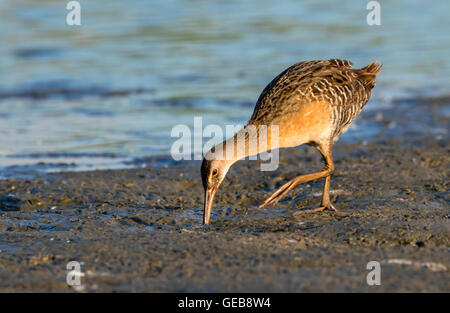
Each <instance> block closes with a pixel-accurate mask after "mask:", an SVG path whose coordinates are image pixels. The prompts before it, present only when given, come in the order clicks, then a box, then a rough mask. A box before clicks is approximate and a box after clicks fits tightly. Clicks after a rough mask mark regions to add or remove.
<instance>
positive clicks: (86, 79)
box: [0, 0, 450, 175]
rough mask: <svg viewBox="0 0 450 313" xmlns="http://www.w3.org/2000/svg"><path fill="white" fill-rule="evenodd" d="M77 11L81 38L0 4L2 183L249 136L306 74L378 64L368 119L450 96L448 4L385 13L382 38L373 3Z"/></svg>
mask: <svg viewBox="0 0 450 313" xmlns="http://www.w3.org/2000/svg"><path fill="white" fill-rule="evenodd" d="M80 3H81V6H82V26H81V27H69V26H67V25H66V24H65V14H66V13H67V11H66V10H65V4H66V3H65V2H64V1H63V2H61V1H50V0H44V1H39V4H37V3H36V2H34V1H31V0H26V1H25V0H18V1H2V2H1V3H0V29H1V30H2V32H1V34H0V39H1V42H2V44H1V45H0V53H1V55H2V57H1V58H0V132H1V133H2V134H3V136H1V138H0V155H1V157H0V167H1V168H2V169H5V167H8V170H11V171H12V172H13V173H16V172H26V171H27V168H26V167H24V165H36V164H38V163H41V166H40V167H38V169H41V170H44V171H59V170H67V169H70V170H73V169H97V168H117V167H127V166H133V165H130V164H129V163H128V165H127V161H130V160H133V159H134V158H137V157H143V156H148V155H168V154H169V151H170V146H171V144H172V143H173V141H174V140H175V139H174V138H170V131H171V129H172V127H173V126H174V125H176V124H187V125H189V126H192V124H193V117H194V116H202V117H203V119H204V125H206V124H209V123H215V124H219V125H225V124H240V123H244V122H245V121H246V119H247V118H248V116H249V115H250V113H251V111H252V106H253V103H254V102H255V100H256V98H257V97H258V95H259V92H260V91H261V90H262V88H263V87H264V86H265V84H267V83H268V82H269V81H270V80H271V79H272V78H273V77H274V76H275V75H277V74H278V73H279V72H280V71H281V70H283V69H284V68H286V67H287V66H290V65H291V64H293V63H295V62H298V61H301V60H307V59H327V58H335V57H338V58H346V59H350V60H352V61H353V62H354V63H355V66H357V67H360V66H364V65H366V64H367V63H369V62H371V61H373V60H379V61H381V62H382V63H383V64H384V69H383V71H382V73H381V74H380V76H379V78H378V80H377V83H378V86H377V87H376V88H375V90H374V94H373V98H372V100H371V102H370V103H369V104H368V106H367V110H373V109H376V108H377V107H379V106H389V105H391V104H392V102H393V100H394V99H395V98H398V97H405V96H406V97H407V98H410V97H412V96H414V95H416V94H426V95H430V94H431V95H435V94H441V93H445V92H447V88H448V86H449V85H450V65H449V62H448V55H450V40H449V35H448V30H449V29H450V27H449V26H450V22H449V19H448V16H447V15H448V12H449V11H450V3H449V2H445V1H427V2H426V3H425V2H422V1H395V2H383V3H382V7H381V10H382V18H381V21H382V25H381V26H368V25H367V24H366V15H367V13H368V11H367V10H366V7H365V6H366V2H364V1H363V2H360V1H340V2H339V4H337V3H336V2H334V1H329V2H327V1H322V2H321V3H317V1H302V2H301V3H298V2H297V1H293V0H288V1H277V3H276V5H274V3H273V1H260V0H258V1H257V0H254V1H226V2H224V1H223V2H212V1H187V0H185V1H183V0H170V1H167V0H158V1H152V2H151V4H149V2H145V1H138V0H131V1H126V2H124V1H117V0H116V1H108V2H107V3H105V2H93V1H80ZM369 126H370V125H369ZM355 127H358V124H356V125H355V126H354V129H355ZM375 132H376V130H374V129H371V128H366V129H361V130H358V132H355V131H353V132H349V133H348V134H346V135H345V136H343V140H346V139H347V140H351V139H357V140H361V139H362V138H365V137H366V136H367V134H373V133H375ZM42 163H45V166H43V165H42ZM10 166H15V167H13V168H10ZM15 170H17V171H16V172H14V171H15ZM11 175H13V174H11Z"/></svg>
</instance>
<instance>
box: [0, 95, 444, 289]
mask: <svg viewBox="0 0 450 313" xmlns="http://www.w3.org/2000/svg"><path fill="white" fill-rule="evenodd" d="M449 106H450V98H449V97H443V98H439V99H413V100H411V101H410V102H403V103H399V104H398V105H396V106H393V107H391V108H385V109H380V110H379V111H377V112H375V111H369V112H363V116H362V117H361V121H360V122H359V123H360V126H361V129H364V127H363V126H364V123H369V124H370V123H375V124H377V125H379V129H380V130H381V131H380V132H379V133H377V134H373V135H370V134H369V135H368V136H367V138H366V139H364V140H360V141H355V142H346V141H345V140H344V141H342V142H338V143H337V144H336V145H335V149H334V150H335V152H334V158H335V165H336V172H335V174H334V175H333V178H332V181H331V188H332V201H333V202H334V204H335V206H336V207H337V208H338V209H339V212H329V211H325V212H320V213H314V214H304V215H298V216H293V215H292V214H291V213H292V212H293V211H298V210H302V209H309V208H314V207H316V206H317V205H319V203H320V192H321V188H322V183H323V182H322V181H320V180H319V181H315V182H312V183H309V184H306V185H303V186H302V187H301V188H300V189H299V191H298V192H297V194H296V196H295V198H294V199H291V198H290V197H289V198H286V199H285V200H284V201H282V202H280V204H279V205H278V206H277V207H268V208H264V209H258V208H257V206H258V205H259V204H261V203H262V202H263V201H264V200H265V198H266V197H268V196H269V195H270V194H271V193H272V192H273V191H274V189H275V188H277V187H279V186H280V185H281V184H282V183H283V182H285V181H287V180H288V179H291V178H293V177H294V176H296V175H299V174H302V173H307V172H312V171H314V170H317V169H319V168H320V167H321V159H320V156H319V155H318V153H316V152H315V150H314V149H313V148H311V147H300V148H297V149H290V150H286V151H282V153H281V154H280V160H281V164H280V167H279V169H278V170H277V171H275V172H269V173H268V172H260V171H259V170H258V169H259V163H258V162H257V161H252V162H249V161H243V162H238V163H237V164H236V165H235V166H234V167H233V168H232V170H231V171H230V173H229V175H228V176H227V178H226V180H225V182H224V184H223V186H221V188H220V190H219V192H218V193H217V196H216V200H215V206H214V209H213V214H212V217H211V225H209V226H206V227H205V226H202V225H201V218H202V186H201V182H200V178H199V165H200V164H199V162H198V161H192V162H188V161H184V162H171V161H170V160H167V163H168V165H165V166H161V165H156V164H160V163H161V162H160V159H152V158H149V159H148V160H147V163H148V165H147V166H146V167H145V168H139V169H126V170H105V171H92V172H78V173H74V172H68V173H58V174H45V175H39V176H38V177H36V178H33V179H19V178H9V179H5V180H0V291H6V292H9V291H63V292H65V291H69V292H70V291H73V289H72V288H71V287H68V285H67V284H66V274H67V270H66V265H67V263H68V262H69V261H72V260H75V261H79V262H83V263H82V268H81V270H82V272H84V273H85V277H83V279H82V283H83V284H84V287H85V288H84V291H88V292H95V291H124V292H135V291H136V292H147V291H149V292H160V291H162V292H165V291H178V292H197V291H200V292H205V291H207V292H214V291H215V292H226V291H237V292H239V291H261V292H263V291H264V292H277V291H284V292H302V291H307V292H309V291H319V292H320V291H363V292H365V291H369V292H378V291H394V292H403V291H416V292H423V291H429V292H438V291H443V292H450V261H449V260H450V222H449V216H450V210H449V200H450V199H449V193H448V176H449V146H450V145H449V138H448V125H449V121H450V119H449V114H448V111H449ZM152 162H153V163H154V164H155V165H152ZM369 261H379V262H381V264H382V274H381V285H380V286H368V285H367V284H366V275H367V274H368V272H369V271H368V270H367V269H366V265H367V263H368V262H369Z"/></svg>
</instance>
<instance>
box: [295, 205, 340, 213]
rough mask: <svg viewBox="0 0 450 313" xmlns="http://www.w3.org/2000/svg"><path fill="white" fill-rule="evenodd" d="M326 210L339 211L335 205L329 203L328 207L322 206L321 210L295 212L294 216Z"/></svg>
mask: <svg viewBox="0 0 450 313" xmlns="http://www.w3.org/2000/svg"><path fill="white" fill-rule="evenodd" d="M324 210H331V211H335V212H337V209H336V208H335V207H334V205H332V204H331V203H329V204H327V205H322V206H321V207H320V208H315V209H311V210H303V211H297V212H294V213H293V214H294V215H300V214H303V213H314V212H320V211H324Z"/></svg>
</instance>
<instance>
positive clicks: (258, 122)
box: [201, 59, 382, 224]
mask: <svg viewBox="0 0 450 313" xmlns="http://www.w3.org/2000/svg"><path fill="white" fill-rule="evenodd" d="M352 65H353V63H351V62H349V61H346V60H338V59H332V60H328V61H305V62H300V63H297V64H294V65H293V66H291V67H289V68H287V69H286V70H284V71H283V72H282V73H281V74H279V75H278V76H277V77H275V78H274V79H273V80H272V81H271V82H270V83H269V84H268V85H267V86H266V87H265V88H264V90H263V91H262V93H261V95H260V96H259V98H258V101H257V102H256V105H255V109H254V111H253V114H252V116H251V118H250V120H249V121H248V123H247V125H246V126H245V127H244V129H243V130H241V131H240V132H238V133H237V134H236V135H235V136H234V137H233V138H230V139H228V140H226V141H224V142H222V143H221V144H219V145H217V146H215V147H213V148H212V149H211V150H210V151H209V152H208V153H207V154H206V155H205V158H204V159H203V162H202V165H201V176H202V182H203V187H204V189H205V203H204V216H203V222H204V224H209V220H210V215H211V207H212V203H213V199H214V195H215V193H216V191H217V189H218V187H219V185H220V184H221V182H222V181H223V179H224V177H225V175H226V173H227V172H228V170H229V169H230V167H231V165H232V164H233V163H235V162H236V161H238V160H239V159H241V158H242V156H244V157H247V156H250V155H255V154H259V153H261V152H264V151H267V150H269V149H276V148H288V147H296V146H300V145H302V144H308V145H312V146H314V147H316V148H317V150H318V151H319V152H320V154H321V155H322V157H323V159H324V162H325V166H324V168H323V169H322V170H321V171H319V172H317V173H311V174H306V175H301V176H297V177H295V178H293V179H291V180H290V181H288V182H287V183H286V184H284V185H283V186H281V187H280V188H279V189H278V190H277V191H275V192H274V193H273V194H272V195H271V196H270V197H269V198H268V199H267V200H266V201H265V202H264V203H263V204H262V205H261V206H260V207H265V206H268V205H276V204H277V203H278V201H280V200H281V199H282V198H283V197H284V196H286V195H287V194H288V192H289V191H291V190H293V192H295V188H297V187H298V186H299V185H300V184H303V183H305V182H308V181H312V180H316V179H319V178H325V183H324V187H323V195H322V204H321V206H320V207H319V208H317V209H313V210H306V211H300V212H298V213H303V212H317V211H322V210H324V209H329V210H336V208H335V207H334V206H333V205H332V204H331V202H330V178H331V174H333V171H334V164H333V156H332V146H333V143H334V142H335V141H336V140H337V139H338V137H339V135H340V134H342V133H343V132H344V131H345V130H346V129H347V128H348V126H349V125H350V123H351V122H352V121H353V120H354V119H355V118H356V117H357V116H358V115H359V113H360V112H361V110H362V108H363V107H364V105H365V104H366V103H367V101H368V100H369V98H370V95H371V91H372V88H373V87H374V86H375V82H374V81H375V78H376V76H377V75H378V73H379V72H380V70H381V67H382V65H380V64H379V63H377V62H373V63H371V64H369V65H367V66H366V67H363V68H361V69H352ZM249 125H253V127H256V128H257V129H258V128H261V126H263V125H265V126H266V127H269V128H270V127H271V126H274V125H276V126H277V127H278V133H279V138H278V145H277V146H268V145H266V146H265V147H262V146H261V145H259V146H258V147H257V148H256V149H253V151H252V150H251V149H249V147H248V143H249V142H252V139H254V138H251V137H252V134H250V135H248V134H249V132H246V133H245V134H246V135H245V136H244V137H245V140H244V142H245V145H244V148H242V147H238V146H237V142H238V140H237V138H238V137H239V135H240V134H242V131H245V128H246V127H248V126H249ZM253 134H254V135H253V136H258V134H259V132H256V135H255V133H253ZM227 145H234V146H236V147H235V150H234V151H238V152H239V150H241V151H240V152H241V153H240V154H239V153H234V154H233V156H234V157H231V158H224V157H217V155H222V154H221V153H218V152H223V151H225V150H226V147H227ZM242 149H244V151H242ZM213 155H214V156H213Z"/></svg>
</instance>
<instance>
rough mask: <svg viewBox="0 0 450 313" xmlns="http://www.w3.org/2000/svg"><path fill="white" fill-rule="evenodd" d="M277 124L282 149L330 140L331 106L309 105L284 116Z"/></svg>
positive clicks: (325, 104)
mask: <svg viewBox="0 0 450 313" xmlns="http://www.w3.org/2000/svg"><path fill="white" fill-rule="evenodd" d="M277 124H278V125H279V134H280V138H279V144H280V148H288V147H296V146H299V145H302V144H305V143H308V142H321V141H322V140H328V139H329V138H330V137H331V133H332V121H331V107H330V104H329V103H327V102H325V101H320V102H312V103H307V104H305V105H302V106H301V108H300V109H299V110H298V111H297V112H294V113H290V114H286V115H285V116H283V117H282V118H281V119H280V120H279V122H278V123H277Z"/></svg>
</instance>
